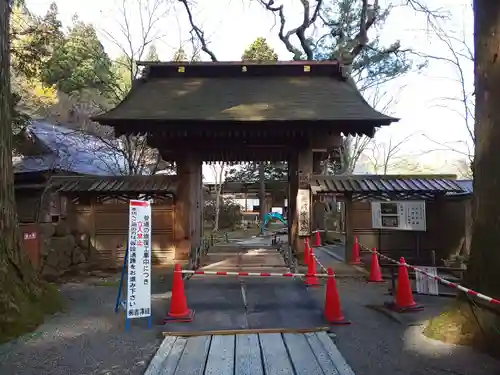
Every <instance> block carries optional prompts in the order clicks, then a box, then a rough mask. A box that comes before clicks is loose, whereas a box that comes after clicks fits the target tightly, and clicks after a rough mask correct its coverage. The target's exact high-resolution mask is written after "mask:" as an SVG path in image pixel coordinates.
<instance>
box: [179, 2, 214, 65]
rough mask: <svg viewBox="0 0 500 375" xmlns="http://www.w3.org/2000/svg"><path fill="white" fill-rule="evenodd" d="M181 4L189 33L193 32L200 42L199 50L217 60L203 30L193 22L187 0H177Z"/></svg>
mask: <svg viewBox="0 0 500 375" xmlns="http://www.w3.org/2000/svg"><path fill="white" fill-rule="evenodd" d="M178 1H179V2H180V3H182V5H183V6H184V9H185V10H186V13H187V16H188V19H189V24H190V25H191V33H194V34H195V35H196V37H197V38H198V40H199V41H200V44H201V50H202V51H203V52H205V53H206V54H207V55H208V56H210V59H211V60H212V61H213V62H217V61H218V60H217V57H216V56H215V54H214V53H213V52H212V51H211V50H210V49H209V48H208V44H207V41H206V38H205V33H204V32H203V30H201V29H200V28H199V27H198V26H197V25H196V24H195V23H194V19H193V13H192V12H191V8H190V7H189V4H188V1H187V0H178Z"/></svg>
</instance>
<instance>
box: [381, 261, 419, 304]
mask: <svg viewBox="0 0 500 375" xmlns="http://www.w3.org/2000/svg"><path fill="white" fill-rule="evenodd" d="M386 305H387V306H388V307H390V308H391V309H392V310H394V311H397V312H411V311H420V310H423V306H420V305H417V304H416V303H415V301H414V300H413V293H412V291H411V284H410V277H409V276H408V268H407V267H406V261H405V258H403V257H401V258H400V259H399V267H398V283H397V285H396V298H395V301H394V302H389V303H386Z"/></svg>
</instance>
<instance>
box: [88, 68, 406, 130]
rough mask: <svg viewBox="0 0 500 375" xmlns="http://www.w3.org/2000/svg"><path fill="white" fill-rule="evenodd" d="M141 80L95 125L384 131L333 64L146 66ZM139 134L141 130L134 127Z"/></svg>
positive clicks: (385, 120)
mask: <svg viewBox="0 0 500 375" xmlns="http://www.w3.org/2000/svg"><path fill="white" fill-rule="evenodd" d="M138 64H140V65H143V66H145V74H144V76H143V78H141V79H139V80H137V82H136V83H135V84H134V85H133V87H132V89H131V91H130V92H129V94H128V95H127V96H126V98H125V99H124V100H123V101H122V102H121V103H120V104H119V105H118V106H117V107H116V108H114V109H112V110H110V111H109V112H107V113H104V114H101V115H99V116H96V117H95V118H94V120H96V121H98V122H100V123H102V124H108V125H118V124H119V123H123V122H126V121H134V120H135V121H168V122H178V121H196V122H198V121H212V122H214V121H245V122H263V121H328V122H338V121H342V122H346V125H347V123H348V122H357V123H360V122H362V123H366V122H368V123H370V124H372V126H381V125H389V124H390V123H391V122H393V121H397V119H395V118H392V117H389V116H386V115H384V114H382V113H380V112H378V111H376V110H375V109H373V108H372V107H371V106H370V105H369V104H368V103H367V102H366V101H365V100H364V99H363V97H362V95H361V94H360V93H359V91H358V90H357V89H356V87H355V85H354V84H353V83H352V82H351V80H348V79H347V78H346V75H345V74H344V72H343V69H342V67H341V66H340V65H339V63H338V62H335V61H330V62H316V63H315V62H303V61H301V62H281V63H267V64H265V63H264V64H262V63H260V64H257V63H247V62H225V63H223V62H218V63H206V62H203V63H186V64H183V63H144V62H139V63H138ZM138 130H139V129H138Z"/></svg>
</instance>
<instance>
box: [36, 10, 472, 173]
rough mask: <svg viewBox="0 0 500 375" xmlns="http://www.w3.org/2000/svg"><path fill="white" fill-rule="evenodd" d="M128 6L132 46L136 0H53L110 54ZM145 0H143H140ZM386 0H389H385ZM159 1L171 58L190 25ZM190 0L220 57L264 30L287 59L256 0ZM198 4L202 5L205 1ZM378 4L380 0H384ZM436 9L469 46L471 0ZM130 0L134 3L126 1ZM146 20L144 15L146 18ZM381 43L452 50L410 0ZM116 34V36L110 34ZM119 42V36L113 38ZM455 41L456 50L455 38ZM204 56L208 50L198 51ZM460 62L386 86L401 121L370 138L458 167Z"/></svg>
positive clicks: (468, 77)
mask: <svg viewBox="0 0 500 375" xmlns="http://www.w3.org/2000/svg"><path fill="white" fill-rule="evenodd" d="M123 1H125V2H127V3H128V4H129V5H128V6H127V9H128V11H127V13H126V15H127V18H128V20H129V21H130V24H131V25H136V26H132V29H133V30H132V31H133V34H134V36H135V37H134V38H133V42H134V45H135V46H138V45H139V44H140V28H139V25H140V21H141V17H140V12H139V9H138V8H137V6H136V5H135V6H134V4H137V3H138V0H86V1H81V2H80V1H67V0H66V1H62V0H56V1H55V3H56V4H57V5H58V8H59V13H60V19H61V20H62V22H63V24H64V25H65V26H68V25H70V24H71V20H72V17H73V16H74V15H75V14H77V15H78V17H79V19H81V20H82V21H84V22H88V23H92V24H93V25H94V26H95V27H96V29H97V30H98V33H99V36H100V39H101V41H102V43H103V45H104V47H105V49H106V51H107V52H108V54H109V55H110V56H111V57H112V58H115V57H117V56H118V55H120V52H121V51H120V48H119V47H118V46H117V44H121V45H124V44H125V38H123V36H122V34H121V31H120V24H123V19H124V17H123V13H122V12H121V9H122V6H121V4H122V2H123ZM142 1H145V0H142ZM386 1H389V0H386ZM397 1H398V0H392V3H393V4H394V3H396V2H397ZM51 2H52V0H28V1H27V5H28V7H29V9H30V10H31V11H33V12H34V13H37V14H40V15H43V14H44V13H45V12H46V10H47V9H48V7H49V5H50V3H51ZM155 2H156V3H157V4H158V9H159V11H158V12H157V13H156V14H158V16H159V19H158V21H157V22H156V23H155V27H154V31H153V34H154V35H155V37H156V38H157V39H156V40H155V46H156V48H157V51H158V53H159V55H160V59H162V60H170V58H171V57H172V55H173V53H174V51H175V50H177V49H178V48H179V46H184V48H185V49H187V50H190V47H189V46H190V44H189V42H188V40H189V37H190V35H189V30H190V27H189V24H188V20H187V16H186V13H185V11H184V10H183V9H182V8H181V7H180V6H181V4H180V3H178V2H177V1H175V0H170V1H169V0H149V4H154V3H155ZM193 3H195V4H196V5H195V7H194V10H193V16H194V19H195V22H196V24H197V25H198V26H199V27H200V28H201V29H202V30H203V31H204V33H205V36H206V38H207V40H208V41H209V47H210V49H211V50H212V51H213V52H214V53H215V54H216V56H217V58H218V60H220V61H224V60H226V61H229V60H240V58H241V55H242V52H243V51H244V49H245V48H246V47H247V46H248V45H249V44H251V43H252V42H253V41H254V40H255V39H256V38H257V37H265V38H266V39H267V41H268V43H269V44H270V45H271V47H273V48H274V49H275V51H276V52H277V53H278V56H279V59H280V60H290V59H291V57H292V56H291V54H290V53H288V52H287V51H286V49H285V47H284V45H283V43H282V42H281V41H280V40H279V38H278V36H277V35H278V23H277V22H276V21H275V19H274V16H273V15H272V14H271V13H270V12H268V11H266V10H265V9H263V8H262V6H261V5H260V4H259V3H258V1H257V0H211V1H203V2H202V1H198V2H193ZM201 3H204V4H205V5H204V6H202V5H201ZM282 3H283V4H284V10H285V15H286V17H287V21H288V24H289V25H290V27H293V26H294V25H297V24H298V23H299V22H300V17H301V15H302V13H301V7H300V5H299V4H300V3H299V1H298V0H276V1H275V5H279V4H282ZM381 3H382V5H383V3H384V0H382V1H381ZM428 3H429V4H432V6H433V7H435V8H434V9H438V8H439V9H442V10H446V11H447V12H449V14H450V17H449V18H447V19H445V20H442V21H441V22H440V23H441V27H442V28H443V29H444V30H445V31H446V33H447V34H449V35H453V36H454V37H455V38H458V39H462V38H465V39H466V41H467V44H468V45H469V46H472V22H473V20H472V7H471V5H470V3H471V1H470V0H432V1H430V0H429V1H428ZM130 4H132V5H130ZM143 19H145V17H144V18H143ZM373 32H377V33H380V35H381V39H382V42H384V43H387V44H390V43H392V42H394V41H396V40H400V41H401V45H402V48H405V49H410V48H411V49H412V50H415V51H418V52H419V53H423V54H427V55H431V56H440V57H445V58H450V57H453V56H452V55H451V54H450V53H448V52H447V49H446V45H445V44H444V43H443V42H441V41H439V40H438V39H437V38H436V37H435V36H433V34H432V33H431V32H429V28H428V23H427V20H426V18H425V16H424V15H422V14H416V13H415V12H414V11H413V10H411V9H409V8H408V7H401V6H399V7H395V8H394V9H393V10H392V11H391V14H390V16H389V18H388V19H387V21H386V23H385V25H384V26H383V27H382V28H381V29H380V30H373ZM113 40H114V41H113ZM116 42H118V43H116ZM458 42H459V41H457V42H454V44H455V45H456V46H459V48H456V49H457V50H458V51H461V50H462V47H463V46H461V45H460V44H461V43H458ZM202 59H204V60H208V56H206V55H202ZM460 61H461V66H462V68H463V71H464V76H465V81H466V86H467V89H468V90H470V91H472V90H471V86H472V79H473V65H472V63H471V62H470V61H468V60H467V59H465V58H461V59H460ZM458 73H459V71H458V69H457V67H456V66H454V65H452V64H450V63H448V62H446V61H445V60H444V59H440V60H436V59H431V60H430V62H429V65H428V66H427V67H426V68H425V69H423V70H421V71H420V72H415V73H410V74H408V75H406V76H405V77H404V78H401V79H398V80H395V81H393V82H392V83H391V84H389V85H386V86H384V87H383V88H382V89H383V90H384V91H383V92H384V94H385V95H386V98H392V99H391V104H390V105H389V108H388V110H387V111H386V113H387V112H388V113H387V114H390V115H392V116H395V117H397V118H400V121H399V122H398V123H395V124H393V125H391V126H390V127H385V128H383V129H382V130H380V131H379V132H378V133H377V135H376V138H375V142H376V143H377V144H379V145H380V148H381V149H382V148H384V147H385V146H384V145H387V144H388V143H389V141H392V144H394V143H397V142H399V141H401V140H403V139H407V138H408V141H407V142H405V143H404V146H403V147H402V151H401V152H400V154H401V156H405V155H409V156H411V157H413V158H418V159H419V160H420V161H421V162H422V163H424V164H426V165H432V166H433V167H434V168H435V169H437V170H438V171H439V172H442V173H456V164H457V163H456V159H460V158H463V157H464V156H463V155H462V154H460V153H457V152H450V151H446V150H447V149H448V148H449V147H452V148H454V149H459V151H461V152H463V153H467V147H465V144H466V143H467V142H468V143H469V144H470V136H469V134H468V131H467V128H466V126H465V122H464V120H463V117H462V114H463V106H461V103H460V102H459V101H457V98H459V95H460V90H461V85H460V84H459V81H458V77H459V76H458ZM204 176H205V179H206V180H207V181H208V182H210V181H213V179H214V177H213V173H212V172H211V168H209V167H207V168H204Z"/></svg>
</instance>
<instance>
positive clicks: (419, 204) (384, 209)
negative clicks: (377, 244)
mask: <svg viewBox="0 0 500 375" xmlns="http://www.w3.org/2000/svg"><path fill="white" fill-rule="evenodd" d="M371 206H372V227H373V228H374V229H394V230H411V231H425V230H427V228H426V214H425V201H389V202H372V204H371Z"/></svg>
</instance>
